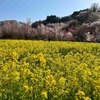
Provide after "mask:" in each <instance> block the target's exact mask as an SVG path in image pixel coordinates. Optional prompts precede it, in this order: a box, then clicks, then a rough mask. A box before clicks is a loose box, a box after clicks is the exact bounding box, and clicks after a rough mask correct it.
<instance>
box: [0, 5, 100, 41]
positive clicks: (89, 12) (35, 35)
mask: <svg viewBox="0 0 100 100" xmlns="http://www.w3.org/2000/svg"><path fill="white" fill-rule="evenodd" d="M0 38H3V39H5V38H8V39H9V38H10V39H34V40H47V39H48V38H49V39H51V40H68V41H69V40H70V41H98V42H99V41H100V7H99V4H98V3H93V4H92V5H91V7H90V8H88V9H84V10H80V11H74V12H73V14H72V15H69V16H64V17H61V18H60V17H57V16H56V15H50V16H47V17H46V19H45V20H43V21H36V22H33V23H31V20H30V19H27V22H26V23H22V22H17V21H16V20H7V21H1V22H0Z"/></svg>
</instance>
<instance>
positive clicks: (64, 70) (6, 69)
mask: <svg viewBox="0 0 100 100" xmlns="http://www.w3.org/2000/svg"><path fill="white" fill-rule="evenodd" d="M12 41H13V42H12ZM99 55H100V44H98V43H82V42H80V43H79V42H59V41H55V42H53V41H51V42H50V43H49V42H46V41H30V40H26V41H25V40H0V100H47V99H49V100H55V99H56V100H99V99H100V56H99Z"/></svg>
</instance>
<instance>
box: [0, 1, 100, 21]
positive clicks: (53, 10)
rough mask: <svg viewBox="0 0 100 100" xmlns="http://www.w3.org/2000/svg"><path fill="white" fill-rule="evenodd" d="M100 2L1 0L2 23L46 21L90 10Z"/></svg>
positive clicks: (0, 16)
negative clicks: (51, 17)
mask: <svg viewBox="0 0 100 100" xmlns="http://www.w3.org/2000/svg"><path fill="white" fill-rule="evenodd" d="M92 3H99V4H100V0H0V21H3V20H17V21H21V22H26V19H28V18H30V20H31V22H35V21H39V20H45V19H46V17H47V16H50V15H56V16H57V17H64V16H69V15H71V14H72V13H73V12H74V11H80V10H83V9H86V8H90V7H91V4H92Z"/></svg>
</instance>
